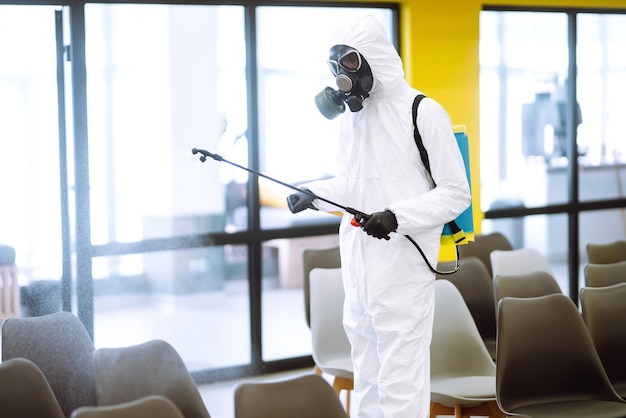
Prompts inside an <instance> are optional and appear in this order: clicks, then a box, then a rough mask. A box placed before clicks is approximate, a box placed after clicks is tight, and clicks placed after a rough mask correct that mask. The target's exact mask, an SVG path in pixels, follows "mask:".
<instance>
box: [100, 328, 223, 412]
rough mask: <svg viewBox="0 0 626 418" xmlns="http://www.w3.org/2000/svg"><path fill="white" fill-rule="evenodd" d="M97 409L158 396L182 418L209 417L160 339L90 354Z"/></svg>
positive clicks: (179, 363) (175, 355)
mask: <svg viewBox="0 0 626 418" xmlns="http://www.w3.org/2000/svg"><path fill="white" fill-rule="evenodd" d="M93 358H94V361H95V366H96V393H97V402H98V406H106V405H116V404H121V403H125V402H130V401H135V400H138V399H141V398H144V397H146V396H149V395H160V396H164V397H166V398H168V399H169V400H170V401H172V402H173V403H174V404H175V405H176V407H178V409H179V410H180V411H181V412H182V414H183V416H184V417H185V418H210V417H211V416H210V415H209V411H208V410H207V408H206V406H205V404H204V401H203V399H202V396H201V395H200V391H199V390H198V387H197V386H196V384H195V382H194V381H193V379H192V377H191V374H190V373H189V370H188V369H187V367H186V366H185V363H184V362H183V360H182V358H181V357H180V355H179V354H178V352H177V351H176V349H175V348H174V347H173V346H172V345H170V344H169V343H168V342H166V341H163V340H151V341H147V342H145V343H141V344H137V345H133V346H129V347H118V348H99V349H98V350H96V352H95V353H94V357H93Z"/></svg>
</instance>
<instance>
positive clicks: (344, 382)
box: [333, 376, 354, 416]
mask: <svg viewBox="0 0 626 418" xmlns="http://www.w3.org/2000/svg"><path fill="white" fill-rule="evenodd" d="M333 389H334V390H335V393H336V394H337V396H339V394H340V393H341V391H342V390H345V391H346V392H347V394H346V413H347V414H348V416H350V392H351V391H352V389H354V381H353V380H352V379H348V378H346V377H339V376H336V377H335V379H334V380H333Z"/></svg>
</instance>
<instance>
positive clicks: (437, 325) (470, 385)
mask: <svg viewBox="0 0 626 418" xmlns="http://www.w3.org/2000/svg"><path fill="white" fill-rule="evenodd" d="M494 315H495V314H494ZM430 380H431V387H430V398H431V402H430V416H431V418H435V417H436V416H438V415H454V416H456V417H465V416H488V417H504V414H503V413H502V412H501V411H500V409H499V408H498V405H497V404H496V365H495V363H494V362H493V359H492V357H491V355H490V353H489V351H488V350H487V347H486V346H485V344H484V343H483V339H482V337H481V336H480V333H479V332H478V328H477V326H476V323H475V322H474V319H473V317H472V314H471V313H470V311H469V309H468V307H467V305H466V304H465V302H464V300H463V296H462V295H461V293H460V292H459V290H458V289H457V287H456V286H455V285H453V284H452V283H451V282H450V281H448V280H445V279H440V280H437V281H435V317H434V322H433V338H432V341H431V345H430Z"/></svg>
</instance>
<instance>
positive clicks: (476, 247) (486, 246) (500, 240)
mask: <svg viewBox="0 0 626 418" xmlns="http://www.w3.org/2000/svg"><path fill="white" fill-rule="evenodd" d="M512 249H513V244H512V243H511V241H509V239H508V238H507V237H505V236H504V234H502V233H500V232H492V233H490V234H477V235H476V236H475V237H474V241H473V242H469V243H467V244H466V245H459V256H460V257H461V260H465V259H466V258H467V257H478V258H479V259H480V261H482V262H483V263H484V264H485V267H486V268H487V271H488V272H489V276H490V277H493V270H492V268H491V257H490V254H491V252H492V251H494V250H502V251H509V250H512Z"/></svg>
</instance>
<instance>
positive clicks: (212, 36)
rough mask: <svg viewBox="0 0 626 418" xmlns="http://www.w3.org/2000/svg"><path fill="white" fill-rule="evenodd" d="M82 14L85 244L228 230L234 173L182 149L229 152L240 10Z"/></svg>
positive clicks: (241, 130) (240, 81) (134, 9)
mask: <svg viewBox="0 0 626 418" xmlns="http://www.w3.org/2000/svg"><path fill="white" fill-rule="evenodd" d="M85 19H86V30H87V35H86V36H87V39H86V49H87V67H88V68H87V71H88V73H89V78H88V86H87V87H88V110H89V115H88V117H89V147H90V150H89V151H90V183H91V208H92V213H91V219H92V242H93V243H94V244H102V243H107V242H128V241H141V240H142V239H144V238H155V237H169V236H176V235H179V234H186V233H204V232H211V231H224V230H226V225H227V224H226V222H227V218H228V217H229V216H230V215H232V213H230V212H229V211H228V210H227V209H229V208H230V207H229V206H228V205H229V203H230V201H229V199H228V196H229V192H230V189H229V188H228V187H227V184H229V183H230V181H231V180H232V177H233V174H232V173H231V172H230V171H228V170H227V168H226V167H225V166H224V165H220V164H217V163H216V162H214V161H213V160H211V159H210V158H209V160H208V161H207V162H206V163H205V164H202V163H200V162H199V160H198V155H196V156H194V155H192V154H191V150H192V148H196V147H197V148H201V149H206V150H208V151H210V152H214V153H217V152H225V153H226V154H227V155H228V156H229V157H231V158H233V159H236V158H238V157H235V156H231V154H232V153H231V151H230V149H229V146H227V144H225V143H227V142H228V141H229V139H228V138H231V137H237V138H240V137H242V136H245V131H246V129H247V128H246V126H247V121H246V108H247V105H246V94H245V92H246V78H245V42H244V16H243V8H242V7H238V6H237V7H236V6H181V5H177V6H170V5H130V4H128V5H111V4H109V5H107V4H88V5H87V6H86V8H85ZM138 27H141V30H137V28H138ZM244 150H245V148H244ZM240 151H241V150H240V149H239V148H237V152H239V153H240ZM242 158H245V153H244V154H243V157H242ZM244 199H245V197H244Z"/></svg>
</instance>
